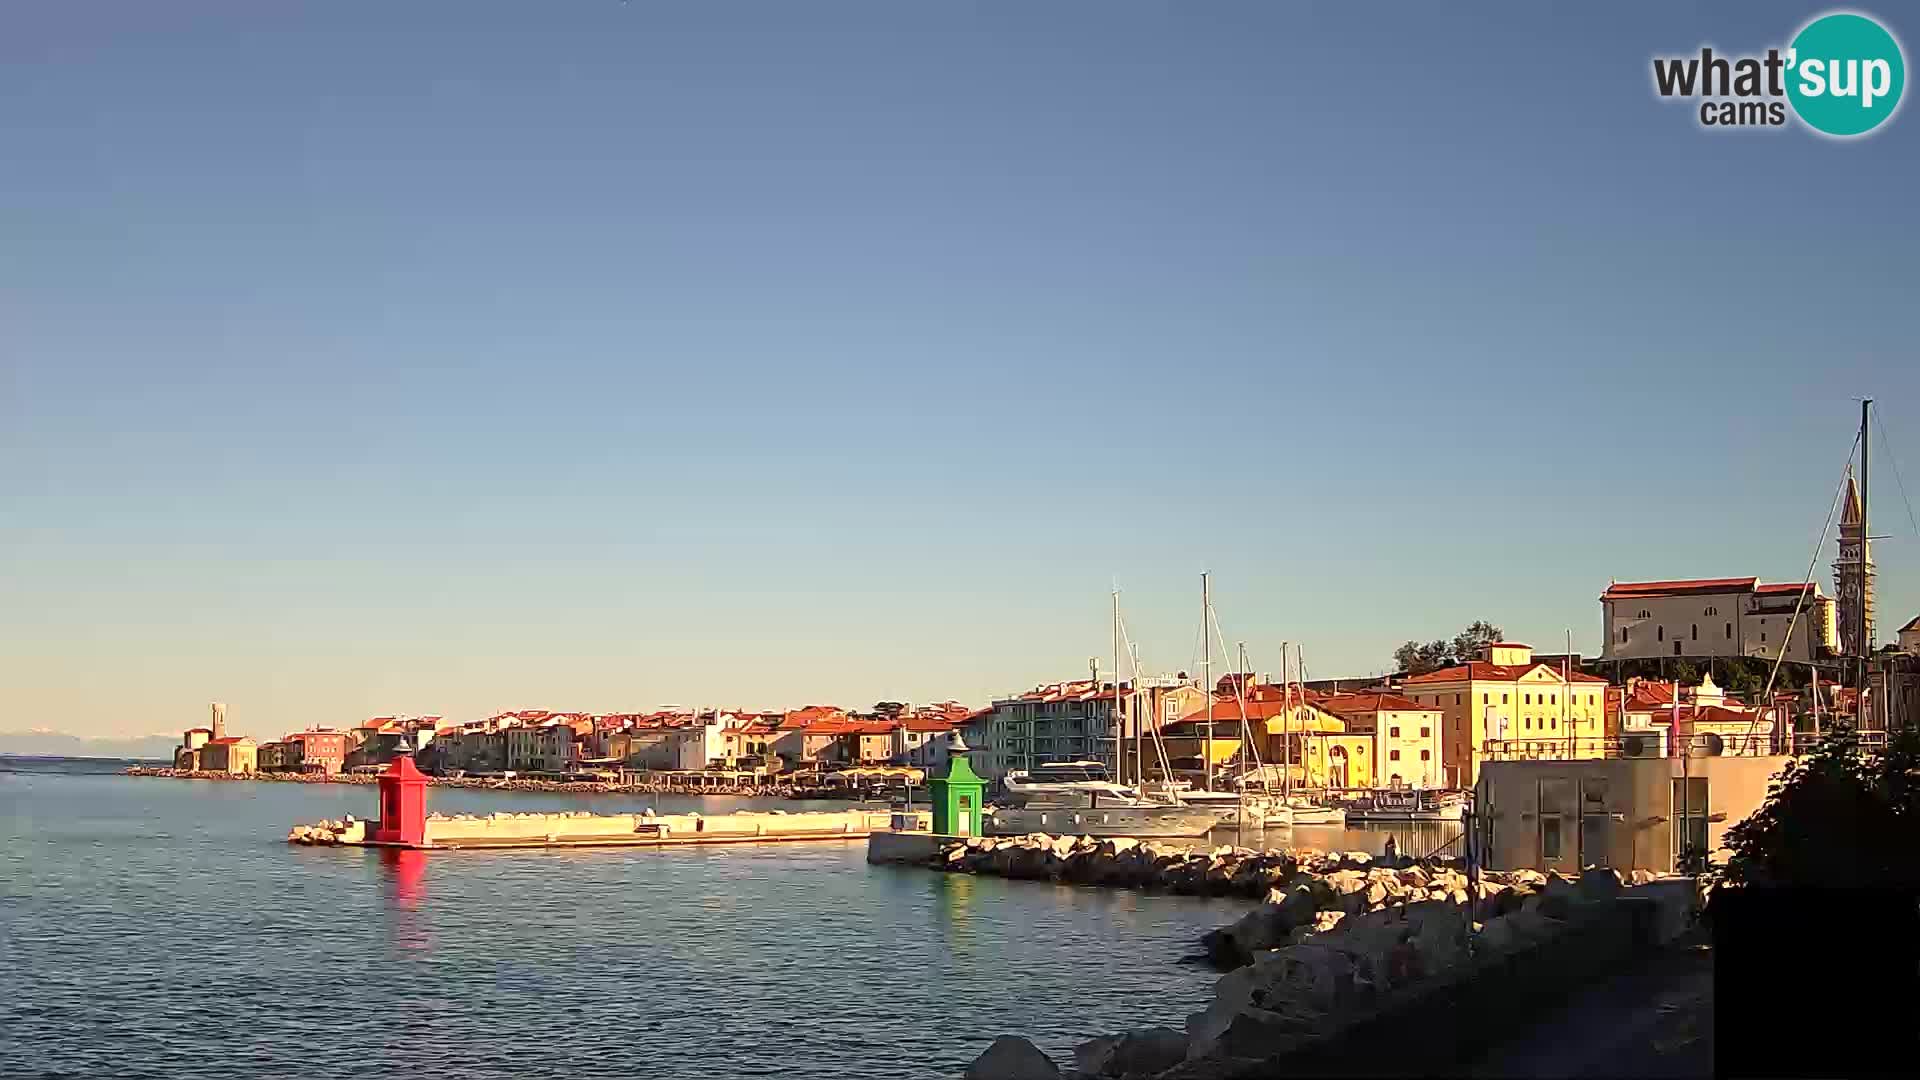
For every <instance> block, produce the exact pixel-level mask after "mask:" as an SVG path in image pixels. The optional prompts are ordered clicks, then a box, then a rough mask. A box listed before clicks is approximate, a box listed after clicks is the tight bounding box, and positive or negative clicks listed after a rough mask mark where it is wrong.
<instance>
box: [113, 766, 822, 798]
mask: <svg viewBox="0 0 1920 1080" xmlns="http://www.w3.org/2000/svg"><path fill="white" fill-rule="evenodd" d="M125 773H126V775H128V776H145V777H161V778H165V779H172V780H221V781H247V780H258V781H262V782H265V783H275V784H358V785H365V786H371V785H373V784H374V783H376V782H378V780H379V775H378V774H377V773H357V772H340V773H288V772H254V773H224V772H216V771H208V770H204V769H173V768H166V767H162V766H148V765H135V766H131V767H129V768H127V769H126V770H125ZM427 782H428V783H429V784H431V785H432V786H434V787H447V788H464V789H467V790H471V791H525V792H555V793H561V794H569V795H591V794H609V795H726V796H732V797H735V798H743V799H805V800H819V799H834V798H844V797H848V796H849V795H851V794H853V793H854V792H853V791H852V789H848V788H840V787H830V786H814V785H806V784H798V783H791V782H787V783H781V782H773V783H745V782H740V781H710V782H708V781H695V780H688V779H681V778H672V779H661V780H651V779H649V780H633V781H628V782H626V783H615V782H612V781H597V780H536V779H528V778H524V777H514V778H511V779H504V778H501V777H484V776H429V777H428V779H427Z"/></svg>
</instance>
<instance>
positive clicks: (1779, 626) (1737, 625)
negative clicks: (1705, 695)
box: [1600, 577, 1839, 663]
mask: <svg viewBox="0 0 1920 1080" xmlns="http://www.w3.org/2000/svg"><path fill="white" fill-rule="evenodd" d="M1803 596H1804V597H1805V598H1806V599H1805V601H1804V602H1803V601H1802V597H1803ZM1796 607H1798V608H1799V609H1800V610H1799V613H1798V617H1797V618H1796V616H1795V608H1796ZM1600 608H1601V613H1602V617H1603V619H1604V620H1605V623H1606V627H1605V630H1606V648H1605V649H1604V650H1603V651H1602V652H1601V654H1600V656H1601V659H1603V660H1643V659H1644V660H1651V659H1655V658H1657V657H1663V656H1679V657H1689V656H1699V657H1710V656H1752V657H1760V658H1763V659H1767V660H1772V659H1775V658H1777V657H1779V656H1780V650H1781V648H1782V646H1785V648H1786V658H1787V659H1788V660H1790V661H1795V662H1798V663H1806V662H1808V661H1810V660H1816V659H1820V658H1822V657H1824V656H1826V655H1828V654H1830V653H1832V652H1833V651H1834V650H1835V649H1836V648H1838V647H1839V638H1838V637H1837V631H1836V629H1835V617H1834V602H1833V599H1832V598H1831V597H1828V596H1826V595H1825V594H1823V593H1822V592H1821V591H1820V586H1819V585H1818V584H1817V583H1812V582H1810V583H1808V584H1805V585H1793V584H1785V585H1769V584H1762V583H1761V582H1760V581H1759V579H1757V578H1750V577H1745V578H1703V579H1695V580H1690V581H1616V582H1613V583H1612V584H1610V585H1608V586H1607V591H1606V592H1604V593H1601V594H1600ZM1789 628H1791V630H1789Z"/></svg>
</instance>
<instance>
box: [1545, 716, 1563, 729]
mask: <svg viewBox="0 0 1920 1080" xmlns="http://www.w3.org/2000/svg"><path fill="white" fill-rule="evenodd" d="M1547 725H1548V726H1549V727H1551V728H1553V730H1555V731H1559V730H1560V718H1559V717H1557V716H1556V717H1553V718H1551V719H1549V720H1548V721H1547Z"/></svg>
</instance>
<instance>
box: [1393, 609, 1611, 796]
mask: <svg viewBox="0 0 1920 1080" xmlns="http://www.w3.org/2000/svg"><path fill="white" fill-rule="evenodd" d="M1485 655H1486V659H1485V660H1476V661H1471V662H1469V663H1465V664H1460V665H1458V666H1455V667H1449V668H1441V669H1440V670H1439V671H1431V672H1427V673H1425V674H1422V675H1410V676H1408V677H1407V679H1406V681H1405V684H1404V686H1403V687H1402V691H1401V696H1402V697H1404V698H1406V699H1407V700H1409V701H1412V702H1414V703H1415V704H1416V705H1421V706H1426V707H1429V708H1436V709H1439V710H1440V712H1441V714H1442V716H1443V720H1442V723H1441V728H1440V749H1441V758H1442V763H1443V773H1442V777H1443V779H1442V783H1443V784H1444V786H1446V787H1450V788H1466V787H1472V786H1473V783H1474V780H1475V778H1476V777H1477V776H1478V775H1479V765H1480V762H1481V761H1482V760H1483V759H1484V758H1485V756H1486V753H1487V745H1486V744H1487V743H1488V742H1489V741H1497V742H1501V743H1508V742H1513V741H1525V742H1538V743H1541V744H1543V745H1546V744H1550V745H1552V746H1555V747H1561V748H1564V751H1565V753H1566V754H1567V756H1570V757H1574V758H1579V757H1599V756H1602V755H1604V754H1605V753H1606V750H1605V747H1604V745H1603V744H1604V741H1605V735H1606V727H1605V716H1606V688H1607V680H1605V679H1602V678H1600V677H1598V676H1596V675H1585V674H1582V673H1580V672H1578V671H1574V672H1568V673H1565V674H1563V672H1562V671H1561V670H1559V669H1555V668H1553V667H1551V666H1549V665H1547V664H1543V663H1535V662H1534V660H1533V649H1532V647H1530V646H1527V645H1521V644H1516V643H1513V642H1499V643H1496V644H1494V645H1491V646H1489V647H1488V648H1487V650H1486V653H1485Z"/></svg>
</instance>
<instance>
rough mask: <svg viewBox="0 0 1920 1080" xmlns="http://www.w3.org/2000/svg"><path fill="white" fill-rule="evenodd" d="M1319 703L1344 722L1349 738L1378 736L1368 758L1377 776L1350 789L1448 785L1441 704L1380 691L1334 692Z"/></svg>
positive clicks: (1322, 707) (1443, 715)
mask: <svg viewBox="0 0 1920 1080" xmlns="http://www.w3.org/2000/svg"><path fill="white" fill-rule="evenodd" d="M1316 705H1317V707H1318V708H1320V709H1321V710H1323V711H1325V712H1328V713H1330V714H1332V715H1334V716H1336V717H1339V718H1340V719H1341V720H1342V721H1344V722H1345V724H1346V727H1347V732H1348V733H1349V734H1352V735H1363V736H1372V739H1373V746H1372V751H1371V754H1370V755H1367V757H1368V760H1370V761H1371V773H1372V775H1371V777H1370V778H1369V780H1368V782H1366V783H1361V784H1353V785H1349V786H1352V787H1375V786H1378V787H1418V788H1429V787H1440V786H1441V785H1442V784H1443V783H1444V781H1445V779H1446V773H1445V771H1444V770H1445V763H1444V760H1443V758H1442V755H1441V749H1440V747H1441V738H1440V733H1441V731H1442V730H1443V729H1444V728H1445V719H1444V718H1445V714H1444V713H1443V712H1442V711H1441V709H1440V708H1439V707H1438V706H1434V705H1422V704H1420V703H1418V702H1416V701H1411V700H1408V699H1407V698H1404V697H1401V696H1400V695H1398V694H1389V693H1385V692H1382V691H1377V690H1369V691H1364V692H1361V693H1354V694H1332V695H1328V696H1326V697H1322V698H1320V699H1318V700H1317V702H1316ZM1349 767H1350V768H1351V767H1352V759H1351V758H1350V759H1349Z"/></svg>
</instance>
